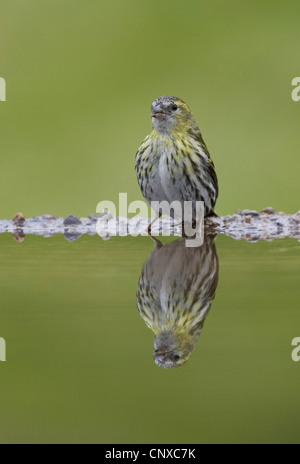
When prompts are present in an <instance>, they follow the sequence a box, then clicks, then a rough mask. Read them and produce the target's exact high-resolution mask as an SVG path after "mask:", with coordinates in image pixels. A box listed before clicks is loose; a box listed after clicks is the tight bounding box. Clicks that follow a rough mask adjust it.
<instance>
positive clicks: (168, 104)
mask: <svg viewBox="0 0 300 464" xmlns="http://www.w3.org/2000/svg"><path fill="white" fill-rule="evenodd" d="M151 118H152V127H153V129H154V130H155V131H157V132H158V133H160V134H166V135H171V134H172V133H176V132H185V131H187V130H188V129H189V128H191V127H192V126H193V125H195V124H196V123H195V121H194V118H193V116H192V113H191V110H190V108H189V107H188V105H187V104H186V103H185V102H184V101H182V100H181V99H180V98H177V97H159V98H157V99H156V100H154V102H153V103H152V107H151Z"/></svg>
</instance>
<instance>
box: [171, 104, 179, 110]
mask: <svg viewBox="0 0 300 464" xmlns="http://www.w3.org/2000/svg"><path fill="white" fill-rule="evenodd" d="M172 110H173V111H176V110H178V106H177V105H176V103H174V105H172Z"/></svg>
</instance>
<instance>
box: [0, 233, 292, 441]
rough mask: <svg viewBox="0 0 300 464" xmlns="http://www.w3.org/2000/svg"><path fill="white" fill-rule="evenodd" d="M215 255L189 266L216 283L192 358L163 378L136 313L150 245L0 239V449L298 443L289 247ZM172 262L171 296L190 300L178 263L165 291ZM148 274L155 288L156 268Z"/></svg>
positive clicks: (224, 240)
mask: <svg viewBox="0 0 300 464" xmlns="http://www.w3.org/2000/svg"><path fill="white" fill-rule="evenodd" d="M168 241H169V242H170V241H172V240H170V239H169V240H168ZM164 243H166V240H165V241H164ZM168 246H170V245H168ZM172 246H173V247H174V244H172ZM215 246H216V251H215V254H214V257H213V258H212V257H207V255H206V256H205V257H203V255H202V258H201V256H200V255H199V259H200V260H201V259H202V263H204V262H205V263H206V264H205V263H204V264H205V265H206V266H207V269H208V273H207V272H206V273H205V275H206V278H207V275H208V274H209V272H212V273H214V275H215V278H216V272H217V270H216V267H215V266H213V267H212V268H211V267H210V264H211V263H212V260H213V259H216V256H217V257H218V260H219V271H218V276H217V277H218V284H217V281H216V282H215V287H216V288H212V290H211V291H208V292H207V295H208V296H207V301H206V306H207V304H210V303H209V302H210V300H212V303H211V308H210V310H208V311H207V314H206V312H205V318H206V319H205V321H204V323H203V327H201V328H202V332H201V334H200V335H199V336H198V337H197V340H196V342H195V349H194V351H193V352H192V354H191V355H190V357H189V359H188V360H187V362H185V363H184V364H183V365H182V366H181V367H179V368H177V369H163V368H161V367H158V366H156V364H155V363H154V360H153V356H152V353H153V333H152V331H151V330H150V329H149V328H148V327H147V326H146V324H145V321H144V320H143V318H142V317H141V315H140V313H139V311H138V309H137V297H136V294H137V289H138V282H139V279H140V276H141V273H142V270H143V269H144V271H143V272H145V267H144V265H145V263H146V262H147V259H148V258H149V255H150V254H151V253H152V252H153V243H152V241H151V240H150V239H149V238H148V237H137V238H132V237H126V238H120V237H119V238H118V237H116V238H112V239H111V240H109V241H102V240H101V239H100V238H99V237H98V236H94V237H89V236H82V237H81V238H80V239H79V240H77V241H75V242H72V243H69V242H67V241H66V240H65V239H64V238H63V236H56V237H52V238H43V237H33V236H27V237H26V238H25V241H24V242H22V243H18V242H16V241H14V240H13V239H12V236H11V235H10V234H5V235H1V236H0V256H1V269H0V282H1V283H0V285H1V310H0V337H3V338H5V340H6V344H7V362H6V363H1V364H0V378H1V397H0V408H1V418H0V440H1V442H2V443H7V442H19V441H22V442H26V443H31V442H43V443H46V442H59V443H65V442H85V443H88V442H98V443H112V444H113V443H214V442H225V443H228V442H254V441H255V442H262V443H266V442H277V443H278V442H286V443H288V442H297V441H298V436H299V433H298V429H299V425H300V401H299V380H300V363H295V362H293V361H292V358H291V352H292V346H291V342H292V339H293V338H295V337H300V290H299V275H300V273H299V270H300V253H299V252H300V244H299V243H298V242H297V241H296V240H292V239H284V240H277V241H274V242H263V241H260V242H258V243H257V244H250V243H247V242H245V241H234V240H233V239H231V238H228V237H224V236H218V237H217V238H216V240H215ZM175 248H176V246H175ZM167 252H168V250H167V249H166V248H165V247H163V253H167ZM172 253H173V252H172ZM172 253H171V255H172ZM175 253H177V251H176V250H175V251H174V256H175ZM159 259H164V258H158V260H159ZM168 259H169V258H168ZM170 259H171V258H170ZM180 259H182V260H185V261H184V262H183V264H182V273H181V283H180V284H178V285H177V290H178V289H179V290H178V292H179V294H180V295H182V294H183V293H185V294H186V297H188V294H190V293H189V290H188V289H189V288H191V285H192V284H191V282H192V279H191V282H190V283H187V280H186V279H185V278H184V276H187V275H188V269H189V265H188V261H187V259H186V257H183V258H176V264H174V263H173V264H172V274H171V277H169V280H168V282H169V283H168V284H164V289H165V293H167V294H169V293H170V288H171V286H172V285H173V284H172V282H174V279H175V280H176V278H177V277H178V279H180V272H179V271H180ZM178 260H179V261H178ZM205 260H206V261H205ZM207 260H208V261H207ZM191 261H192V262H191V265H190V269H191V272H190V274H191V276H193V275H195V266H196V264H195V259H194V261H193V259H192V258H191ZM167 262H169V261H168V260H167ZM214 262H216V261H214ZM148 263H149V261H148ZM150 264H151V270H152V271H154V276H153V272H152V271H151V272H152V277H151V279H152V281H151V282H152V283H153V279H158V280H159V279H160V278H162V277H163V276H162V277H161V276H158V277H157V272H158V271H157V269H162V268H163V267H162V264H161V261H158V267H156V268H155V266H156V265H157V262H156V264H155V263H154V264H152V262H150ZM204 264H203V265H202V268H203V266H204ZM146 266H147V265H146ZM152 266H153V267H152ZM193 266H194V268H193ZM165 267H166V271H165V275H166V272H169V275H170V266H169V267H168V265H167V264H166V265H165ZM193 269H194V270H193ZM209 269H210V271H209ZM162 273H163V271H162ZM146 275H147V279H148V280H147V282H148V283H149V278H148V274H147V273H146ZM176 275H177V277H176ZM174 276H175V277H174ZM202 277H203V276H202ZM151 279H150V280H151ZM170 282H171V283H170ZM216 284H217V285H216ZM151 285H152V284H151ZM151 285H150V286H151ZM151 288H153V285H152V287H151ZM168 292H169V293H168ZM194 293H195V292H194ZM214 294H215V298H214V300H213V296H214ZM180 295H179V296H178V294H177V296H176V298H177V299H178V298H180ZM202 295H203V293H202ZM199 298H200V297H199V295H198V296H196V297H195V302H196V303H197V302H198V303H199ZM201 304H202V303H201ZM200 306H201V305H199V308H200ZM200 310H201V308H200Z"/></svg>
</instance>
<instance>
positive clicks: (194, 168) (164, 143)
mask: <svg viewBox="0 0 300 464" xmlns="http://www.w3.org/2000/svg"><path fill="white" fill-rule="evenodd" d="M151 120H152V129H153V130H152V132H151V133H150V134H149V135H147V137H146V138H145V139H144V141H143V142H142V144H141V146H140V147H139V149H138V151H137V154H136V162H135V168H136V175H137V179H138V183H139V186H140V189H141V191H142V194H143V196H144V198H145V199H146V201H147V202H148V203H149V204H150V205H151V206H152V208H153V209H154V211H155V213H156V218H155V220H156V219H158V218H159V217H161V215H162V214H167V215H169V216H172V217H175V215H174V214H173V211H171V214H170V208H168V206H167V207H166V206H165V205H164V206H162V202H167V204H171V203H172V202H174V201H176V202H179V203H180V206H181V211H184V202H188V201H189V202H191V205H192V215H193V218H192V220H193V221H195V220H197V211H198V210H197V202H200V201H202V202H204V217H209V216H217V214H216V213H215V211H214V207H215V204H216V201H217V198H218V193H219V187H218V178H217V175H216V171H215V166H214V163H213V161H212V159H211V156H210V154H209V151H208V148H207V146H206V144H205V142H204V140H203V137H202V134H201V132H200V129H199V127H198V125H197V123H196V121H195V119H194V117H193V115H192V112H191V110H190V108H189V106H188V105H187V104H186V103H185V102H184V101H183V100H181V99H180V98H178V97H171V96H163V97H159V98H157V99H156V100H154V102H153V103H152V106H151ZM159 203H161V204H159ZM182 217H183V216H182ZM175 219H178V218H176V217H175ZM155 220H154V221H152V223H151V224H150V226H149V228H150V229H151V225H152V224H153V222H155Z"/></svg>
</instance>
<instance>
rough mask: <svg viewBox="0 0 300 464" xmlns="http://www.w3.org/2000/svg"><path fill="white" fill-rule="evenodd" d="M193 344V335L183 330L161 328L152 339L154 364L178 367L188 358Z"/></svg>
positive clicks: (166, 367) (167, 367) (168, 367)
mask: <svg viewBox="0 0 300 464" xmlns="http://www.w3.org/2000/svg"><path fill="white" fill-rule="evenodd" d="M197 338H198V337H197ZM194 345H195V343H194V340H193V337H192V336H191V335H189V334H188V333H186V332H185V331H184V330H183V331H181V332H180V331H178V330H172V329H169V330H162V331H161V332H159V334H158V335H157V336H156V337H155V339H154V352H153V358H154V361H155V364H156V365H157V366H159V367H164V368H165V369H170V368H173V367H179V366H181V365H182V364H184V363H185V362H186V361H187V360H188V359H189V357H190V355H191V353H192V351H193V350H194Z"/></svg>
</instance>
